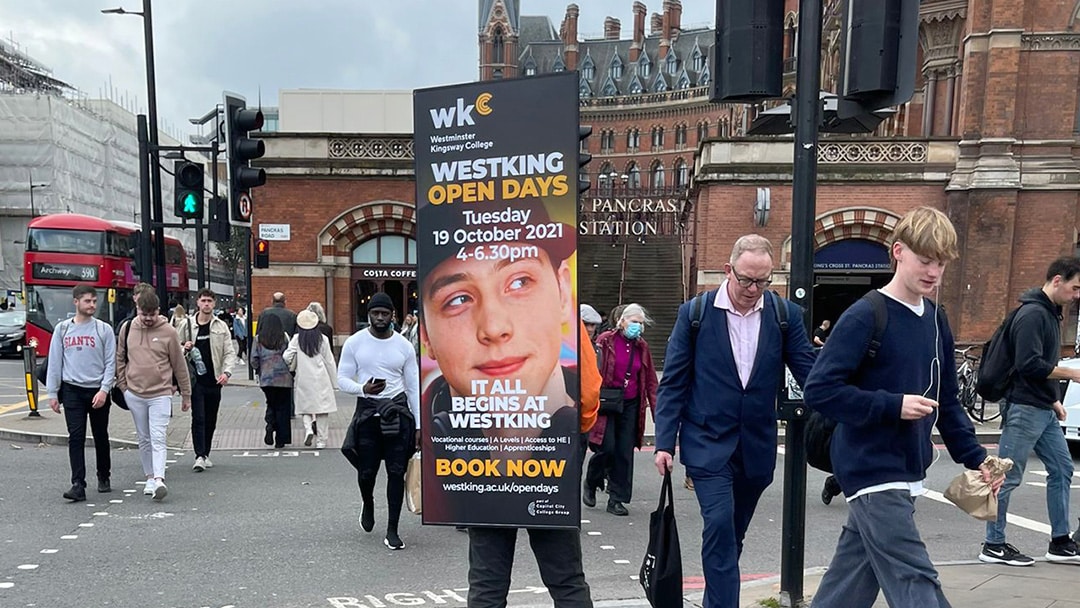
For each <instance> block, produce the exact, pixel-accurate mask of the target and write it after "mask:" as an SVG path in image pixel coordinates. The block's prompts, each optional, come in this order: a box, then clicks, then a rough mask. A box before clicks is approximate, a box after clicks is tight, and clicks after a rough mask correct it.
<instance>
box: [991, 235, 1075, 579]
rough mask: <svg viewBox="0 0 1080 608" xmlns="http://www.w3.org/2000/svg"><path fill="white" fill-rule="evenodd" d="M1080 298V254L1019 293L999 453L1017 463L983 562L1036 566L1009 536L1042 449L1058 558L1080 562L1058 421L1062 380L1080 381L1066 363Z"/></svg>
mask: <svg viewBox="0 0 1080 608" xmlns="http://www.w3.org/2000/svg"><path fill="white" fill-rule="evenodd" d="M1078 298H1080V259H1078V258H1076V257H1072V256H1066V257H1062V258H1058V259H1056V260H1054V262H1053V263H1052V264H1050V268H1049V269H1048V270H1047V271H1046V283H1044V284H1043V286H1042V288H1033V289H1030V290H1028V291H1027V292H1025V293H1024V294H1023V295H1022V296H1020V305H1021V308H1020V311H1019V312H1017V313H1016V317H1015V319H1014V320H1013V323H1012V326H1011V327H1010V328H1009V342H1010V345H1011V346H1012V353H1013V361H1014V366H1015V373H1014V375H1013V378H1012V380H1011V381H1010V385H1009V388H1008V391H1007V392H1006V396H1005V404H1004V406H1005V408H1006V409H1005V410H1004V418H1005V427H1004V429H1003V430H1002V432H1001V441H1000V443H999V445H998V455H999V456H1001V457H1003V458H1012V460H1013V468H1012V470H1011V471H1009V472H1008V474H1006V476H1005V483H1004V485H1002V486H1001V491H1000V492H999V493H998V516H997V521H992V522H988V523H987V524H986V543H985V544H983V548H982V552H981V553H980V554H979V559H980V560H981V561H984V562H991V563H998V564H1008V565H1010V566H1030V565H1032V564H1033V563H1035V562H1034V560H1033V559H1031V558H1030V557H1028V556H1027V555H1024V554H1023V553H1021V552H1020V551H1019V550H1017V549H1016V547H1013V546H1012V545H1010V544H1008V543H1006V542H1005V517H1006V516H1007V515H1008V513H1009V496H1010V495H1011V494H1012V491H1013V490H1015V489H1016V487H1017V486H1019V485H1020V482H1021V481H1022V480H1023V477H1024V467H1025V465H1027V461H1028V457H1029V456H1030V455H1031V452H1032V451H1033V450H1034V452H1035V454H1036V455H1037V456H1038V457H1039V460H1041V461H1042V463H1043V466H1045V467H1046V472H1047V474H1048V475H1047V478H1046V502H1047V505H1046V506H1047V511H1049V514H1050V536H1051V540H1050V547H1049V549H1047V551H1046V559H1047V561H1051V562H1066V563H1070V562H1071V563H1080V555H1078V554H1077V547H1076V543H1075V542H1074V541H1073V540H1072V539H1071V538H1069V490H1070V485H1071V484H1072V475H1073V463H1072V457H1071V456H1070V455H1069V448H1068V446H1067V445H1066V443H1065V436H1064V435H1063V434H1062V433H1061V426H1060V424H1059V421H1061V420H1064V419H1065V408H1064V407H1063V406H1062V405H1061V400H1060V399H1061V396H1060V394H1059V389H1058V380H1072V381H1074V382H1080V370H1074V369H1068V368H1065V367H1061V366H1059V365H1058V364H1057V363H1058V359H1059V357H1060V354H1061V309H1062V307H1063V306H1068V305H1070V304H1072V303H1073V302H1075V301H1076V300H1077V299H1078Z"/></svg>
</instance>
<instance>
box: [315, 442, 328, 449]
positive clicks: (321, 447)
mask: <svg viewBox="0 0 1080 608" xmlns="http://www.w3.org/2000/svg"><path fill="white" fill-rule="evenodd" d="M315 447H316V448H317V449H320V450H321V449H323V448H325V447H326V442H325V441H316V442H315Z"/></svg>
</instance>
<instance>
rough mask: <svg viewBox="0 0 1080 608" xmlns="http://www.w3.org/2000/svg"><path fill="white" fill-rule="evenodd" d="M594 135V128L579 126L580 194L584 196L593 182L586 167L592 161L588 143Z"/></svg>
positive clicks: (578, 161) (578, 163)
mask: <svg viewBox="0 0 1080 608" xmlns="http://www.w3.org/2000/svg"><path fill="white" fill-rule="evenodd" d="M590 135H592V127H590V126H582V125H578V157H577V166H578V187H577V189H578V194H579V195H581V194H584V193H585V192H587V191H588V190H589V188H590V187H591V186H592V182H591V181H590V180H589V172H588V171H586V170H585V165H587V164H589V161H590V160H592V154H589V153H588V149H589V147H588V144H587V143H586V142H587V141H588V139H589V136H590Z"/></svg>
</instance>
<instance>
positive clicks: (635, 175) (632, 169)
mask: <svg viewBox="0 0 1080 608" xmlns="http://www.w3.org/2000/svg"><path fill="white" fill-rule="evenodd" d="M626 175H627V181H626V186H627V187H628V188H640V187H641V170H640V169H638V166H637V163H630V166H629V167H628V168H627V170H626Z"/></svg>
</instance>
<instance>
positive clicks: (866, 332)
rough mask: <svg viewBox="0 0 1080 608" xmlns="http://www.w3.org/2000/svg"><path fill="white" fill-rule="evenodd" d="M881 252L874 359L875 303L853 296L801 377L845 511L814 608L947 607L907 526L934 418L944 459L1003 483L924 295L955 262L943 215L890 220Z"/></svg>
mask: <svg viewBox="0 0 1080 608" xmlns="http://www.w3.org/2000/svg"><path fill="white" fill-rule="evenodd" d="M889 253H890V254H891V256H892V259H893V261H894V263H895V268H896V272H895V274H894V275H893V278H892V280H891V281H890V282H889V284H888V285H886V286H885V287H884V288H882V289H881V293H882V294H883V295H884V296H885V303H886V306H887V310H888V324H887V326H886V329H885V333H884V335H883V336H882V339H881V345H880V348H879V349H878V351H877V354H876V356H874V357H872V358H867V357H866V352H867V348H868V344H869V343H870V341H871V339H872V337H873V333H874V328H875V322H874V311H873V306H872V305H871V303H870V302H868V301H867V300H865V299H863V300H859V301H858V302H856V303H855V304H854V305H852V306H851V307H850V308H849V309H848V310H847V311H846V312H845V313H844V314H843V315H842V316H841V317H840V319H839V321H837V323H836V326H835V328H834V329H833V332H832V335H831V336H830V337H829V341H828V342H826V343H825V347H824V348H823V349H822V351H821V353H820V354H819V355H818V358H817V363H816V364H815V365H814V369H813V371H811V372H810V376H809V378H807V380H806V387H805V388H806V390H805V394H804V397H805V400H806V405H807V406H809V407H811V408H814V409H816V410H818V411H820V412H822V413H823V414H825V415H826V416H828V417H830V418H832V419H834V420H836V421H837V423H838V424H837V427H836V431H835V433H834V435H833V438H832V447H831V453H832V461H833V469H834V474H835V475H836V479H837V481H839V482H840V487H841V488H842V489H843V491H844V495H845V496H846V497H847V501H848V507H849V511H848V521H847V523H846V524H845V525H844V528H843V531H842V532H841V534H840V541H839V543H838V544H837V547H836V553H835V554H834V555H833V559H832V564H831V565H830V566H829V569H828V571H827V572H826V573H825V576H824V578H823V579H822V581H821V585H820V586H819V588H818V593H817V595H816V596H815V597H814V602H813V607H814V608H831V607H843V608H870V607H871V606H872V605H873V604H874V602H875V601H876V599H877V596H878V591H879V590H880V591H883V592H884V594H885V598H886V600H887V601H888V603H889V605H890V606H919V607H922V608H925V607H948V606H949V602H948V601H947V600H946V599H945V596H944V594H943V593H942V591H941V583H940V582H939V581H938V575H937V571H936V570H935V569H934V566H933V564H932V563H931V562H930V555H929V554H928V553H927V551H926V545H924V544H923V542H922V538H921V537H920V536H919V531H918V529H917V528H916V527H915V498H916V497H917V496H920V495H922V494H924V493H925V492H926V489H925V488H924V487H923V479H924V478H925V477H926V470H927V469H928V468H929V467H930V466H931V464H933V460H934V446H933V444H932V443H931V440H930V435H931V433H932V432H933V427H934V425H935V424H936V425H937V428H938V430H939V431H940V432H941V436H942V439H943V440H944V441H945V445H946V447H948V449H949V454H950V455H951V456H952V458H953V460H955V461H956V462H959V463H962V464H963V465H964V466H966V467H967V468H969V469H972V470H982V472H983V480H984V481H986V482H988V483H991V486H992V487H993V488H994V490H995V491H996V490H997V488H998V487H1000V485H1001V482H1002V479H1000V478H999V479H996V480H992V479H991V476H990V472H989V469H988V468H987V467H986V466H985V465H984V464H983V463H984V460H985V459H986V450H984V449H983V448H982V446H980V445H979V442H978V441H977V440H976V437H975V430H974V427H973V426H972V424H971V421H970V420H969V419H968V417H967V415H966V414H965V413H964V409H963V408H962V407H961V405H960V401H959V399H958V390H957V384H956V364H955V361H954V360H953V336H952V332H951V331H950V330H949V324H948V321H947V320H946V319H945V317H944V315H943V314H942V313H941V312H940V311H938V310H937V305H936V304H935V303H934V302H933V301H931V300H929V299H928V298H929V297H931V296H934V295H935V294H936V293H937V289H938V285H939V283H940V282H941V276H942V274H943V273H944V271H945V265H946V263H947V262H948V261H950V260H953V259H956V257H957V249H956V231H955V230H954V229H953V226H952V224H951V223H950V222H949V219H948V218H947V217H946V216H945V214H943V213H942V212H940V211H938V210H937V209H932V208H930V207H919V208H917V209H914V210H912V211H910V212H908V214H907V215H905V216H904V217H903V218H902V219H901V220H900V221H899V222H898V223H897V225H896V228H895V231H894V232H893V235H892V238H891V242H890V247H889Z"/></svg>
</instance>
